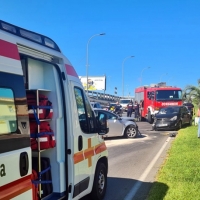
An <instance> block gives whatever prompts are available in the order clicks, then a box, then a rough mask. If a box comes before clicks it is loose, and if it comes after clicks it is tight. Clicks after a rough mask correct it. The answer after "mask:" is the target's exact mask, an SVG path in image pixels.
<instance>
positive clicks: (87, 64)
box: [86, 33, 105, 95]
mask: <svg viewBox="0 0 200 200" xmlns="http://www.w3.org/2000/svg"><path fill="white" fill-rule="evenodd" d="M101 35H105V33H99V34H95V35H93V36H91V37H90V38H89V40H88V42H87V50H86V77H87V78H86V90H87V95H88V67H89V61H88V60H89V58H88V48H89V43H90V40H91V39H92V38H93V37H95V36H101Z"/></svg>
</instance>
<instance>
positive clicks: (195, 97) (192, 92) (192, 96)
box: [182, 79, 200, 105]
mask: <svg viewBox="0 0 200 200" xmlns="http://www.w3.org/2000/svg"><path fill="white" fill-rule="evenodd" d="M182 99H183V100H185V101H188V102H192V101H193V102H194V103H195V104H197V105H198V104H199V103H200V79H198V87H196V86H193V85H188V86H186V87H185V89H184V90H183V96H182Z"/></svg>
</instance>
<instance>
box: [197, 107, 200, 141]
mask: <svg viewBox="0 0 200 200" xmlns="http://www.w3.org/2000/svg"><path fill="white" fill-rule="evenodd" d="M197 117H198V118H199V119H198V133H197V136H198V138H200V104H199V106H198V110H197Z"/></svg>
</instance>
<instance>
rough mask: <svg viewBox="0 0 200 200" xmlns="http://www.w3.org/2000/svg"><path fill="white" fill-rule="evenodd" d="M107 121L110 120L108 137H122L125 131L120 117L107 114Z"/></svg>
mask: <svg viewBox="0 0 200 200" xmlns="http://www.w3.org/2000/svg"><path fill="white" fill-rule="evenodd" d="M105 113H106V116H107V120H108V127H109V132H108V136H109V137H110V136H121V134H122V130H123V124H122V121H121V120H119V117H118V116H116V115H114V114H113V113H111V112H106V111H105Z"/></svg>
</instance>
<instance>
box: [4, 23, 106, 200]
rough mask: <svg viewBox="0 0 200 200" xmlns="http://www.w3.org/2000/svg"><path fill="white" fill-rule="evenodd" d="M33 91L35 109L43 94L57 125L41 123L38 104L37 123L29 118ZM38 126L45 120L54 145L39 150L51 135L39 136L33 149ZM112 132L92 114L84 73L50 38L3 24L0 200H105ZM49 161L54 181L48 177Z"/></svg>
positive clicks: (52, 122)
mask: <svg viewBox="0 0 200 200" xmlns="http://www.w3.org/2000/svg"><path fill="white" fill-rule="evenodd" d="M30 91H31V92H33V93H34V94H35V95H36V101H37V104H38V102H39V96H40V95H45V96H46V97H48V99H49V101H51V103H52V107H51V110H53V116H52V118H51V119H40V118H39V117H38V116H39V114H38V112H40V108H41V107H39V106H38V107H36V109H34V107H33V109H32V110H33V111H34V112H35V116H36V119H32V120H31V119H30V118H29V111H30V110H29V108H28V105H27V92H30ZM36 106H37V105H36ZM32 121H33V122H34V121H38V122H37V130H39V129H40V125H41V123H42V122H43V121H45V122H48V123H49V124H50V126H51V129H52V130H53V133H54V137H55V142H56V145H55V146H54V147H52V148H47V149H42V150H41V149H40V147H41V146H40V145H41V144H42V142H46V141H47V140H46V139H47V138H48V139H49V138H50V136H48V137H47V138H46V137H41V138H40V136H38V137H36V138H35V139H34V141H37V145H38V146H37V149H34V150H33V149H32V146H31V142H30V141H32V140H31V138H30V123H32ZM34 123H35V122H34ZM38 132H39V131H38ZM107 132H108V128H107V124H106V118H105V116H104V115H103V113H101V114H100V115H99V116H95V115H94V112H93V111H92V108H91V105H90V103H89V100H88V98H87V96H86V94H85V92H84V88H83V87H82V84H81V82H80V80H79V77H78V75H77V74H76V72H75V70H74V68H73V66H72V65H71V63H70V62H69V61H68V59H67V58H66V57H65V56H64V55H63V54H62V53H61V51H60V50H59V48H58V46H57V45H56V44H55V43H54V42H53V41H52V40H51V39H49V38H48V37H45V36H43V35H40V34H37V33H34V32H31V31H28V30H25V29H22V28H19V27H17V26H14V25H12V24H9V23H6V22H3V21H0V199H1V200H2V199H3V200H8V199H14V200H23V199H26V200H29V199H30V200H31V199H33V200H34V199H39V198H40V197H41V198H42V199H74V200H75V199H80V198H81V197H83V196H86V195H88V194H89V197H90V198H91V199H95V200H98V199H103V196H104V195H105V191H106V184H107V171H108V152H107V148H106V145H105V142H104V140H103V137H102V135H104V134H106V133H107ZM54 137H51V139H52V138H54ZM48 142H49V141H48ZM33 158H34V159H33ZM45 159H48V160H49V162H50V163H49V166H47V168H48V170H49V172H48V174H50V175H51V176H47V178H46V179H45V178H43V176H44V175H45V173H46V172H45V170H44V169H42V162H43V161H44V160H45ZM33 166H37V167H36V168H37V170H36V174H37V175H38V178H37V179H35V180H34V178H33V174H32V172H33V171H32V170H33ZM46 170H47V169H46ZM41 171H42V172H43V173H44V174H42V175H41V174H40V172H41ZM34 181H35V182H34ZM45 188H46V189H45ZM49 188H50V189H49Z"/></svg>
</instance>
